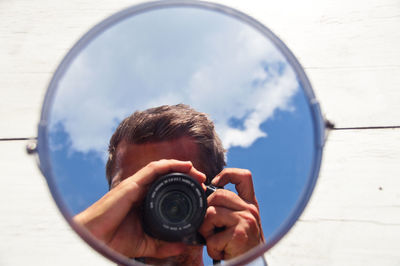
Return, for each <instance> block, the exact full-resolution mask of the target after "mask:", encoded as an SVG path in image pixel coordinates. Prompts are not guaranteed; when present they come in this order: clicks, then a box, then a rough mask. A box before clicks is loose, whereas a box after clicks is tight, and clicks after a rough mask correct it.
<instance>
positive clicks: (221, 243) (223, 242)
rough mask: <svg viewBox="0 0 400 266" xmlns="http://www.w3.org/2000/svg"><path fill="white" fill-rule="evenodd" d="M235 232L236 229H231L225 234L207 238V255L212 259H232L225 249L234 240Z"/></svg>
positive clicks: (224, 232) (221, 233)
mask: <svg viewBox="0 0 400 266" xmlns="http://www.w3.org/2000/svg"><path fill="white" fill-rule="evenodd" d="M233 232H234V227H230V228H228V229H226V230H225V231H223V232H220V233H218V234H215V235H211V236H209V237H208V238H206V243H207V253H208V255H209V256H210V257H211V258H212V259H214V260H225V259H229V258H230V256H229V255H228V254H226V252H225V249H226V247H227V245H229V242H230V241H231V240H232V236H233ZM227 255H228V256H227Z"/></svg>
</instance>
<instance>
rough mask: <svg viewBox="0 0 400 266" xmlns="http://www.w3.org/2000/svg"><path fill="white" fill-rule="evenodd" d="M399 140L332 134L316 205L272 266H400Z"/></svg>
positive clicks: (391, 133) (382, 134)
mask: <svg viewBox="0 0 400 266" xmlns="http://www.w3.org/2000/svg"><path fill="white" fill-rule="evenodd" d="M399 136H400V130H398V129H397V130H361V131H334V132H331V134H330V135H329V139H328V142H327V145H326V149H325V152H324V159H323V165H322V169H321V175H320V178H319V181H318V184H317V187H316V190H315V193H314V195H313V197H312V200H311V202H310V204H309V206H308V207H307V209H306V211H305V213H304V214H303V215H302V217H301V219H300V220H299V221H298V222H297V224H296V225H295V227H294V229H293V230H292V231H291V232H289V234H288V236H287V237H285V238H284V239H283V240H282V241H281V242H280V243H278V245H277V246H276V247H275V248H273V249H272V250H271V251H270V252H269V253H268V254H267V259H268V261H269V262H270V265H374V264H380V265H399V264H400V255H399V253H398V247H399V245H398V243H399V241H400V212H399V208H400V193H399V189H398V188H399V182H400V181H399V172H400V164H399V161H400V141H399V140H400V138H399Z"/></svg>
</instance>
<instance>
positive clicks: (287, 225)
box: [37, 0, 326, 265]
mask: <svg viewBox="0 0 400 266" xmlns="http://www.w3.org/2000/svg"><path fill="white" fill-rule="evenodd" d="M173 7H189V8H199V9H205V10H208V11H213V12H217V13H220V14H221V15H226V16H230V17H231V18H233V19H237V20H239V21H241V22H242V23H245V24H247V25H248V26H250V27H252V28H254V29H255V30H256V31H258V32H259V33H260V34H262V35H263V36H264V37H265V38H267V39H268V40H270V41H271V42H272V43H273V44H274V45H275V46H276V48H277V49H278V50H279V51H280V52H281V53H282V54H283V56H284V57H285V58H286V59H287V60H288V62H289V64H290V65H291V66H292V67H293V69H294V71H295V73H296V75H297V78H298V82H299V83H300V85H301V86H302V89H303V91H304V93H305V95H306V97H307V98H308V104H309V108H310V111H311V115H312V120H313V132H314V134H315V144H316V147H315V155H314V158H313V162H312V166H313V168H312V171H311V173H310V175H309V177H308V180H307V182H306V184H305V188H304V189H303V191H302V194H301V196H300V198H299V199H298V201H297V203H296V204H295V206H294V211H292V212H291V214H290V215H289V216H288V217H287V218H286V220H285V221H284V222H283V223H282V224H281V226H280V227H279V228H278V230H277V231H276V232H275V233H274V234H273V235H272V237H271V238H270V239H269V241H268V243H265V244H263V245H259V246H257V247H255V248H253V249H252V250H250V251H249V252H247V253H246V254H244V255H242V256H239V257H237V258H235V259H232V260H229V261H226V263H225V264H226V265H242V264H246V263H249V262H251V261H253V260H254V259H256V258H257V257H259V256H262V255H263V254H264V253H265V252H266V251H268V250H269V249H270V248H272V247H273V246H274V245H275V244H276V243H277V242H278V241H279V240H280V239H281V238H283V236H285V235H286V233H287V232H288V231H289V230H290V229H291V228H292V226H293V225H294V224H295V222H296V221H297V220H298V218H299V217H300V215H301V213H302V212H303V210H304V208H305V206H306V205H307V203H308V201H309V199H310V197H311V194H312V192H313V190H314V187H315V185H316V181H317V178H318V174H319V170H320V165H321V161H322V150H323V146H324V143H325V129H326V128H325V121H324V119H323V117H322V115H321V109H320V105H319V103H318V101H317V99H316V98H315V95H314V93H313V90H312V87H311V84H310V82H309V80H308V78H307V76H306V74H305V72H304V70H303V68H302V67H301V65H300V63H299V62H298V61H297V59H296V58H295V56H294V55H293V54H292V52H291V51H290V50H289V49H288V48H287V47H286V45H285V44H284V43H283V42H282V41H281V40H280V39H279V38H278V37H277V36H276V35H274V34H273V33H272V32H271V31H270V30H269V29H268V28H267V27H265V26H264V25H263V24H261V23H260V22H258V21H257V20H255V19H253V18H252V17H250V16H248V15H246V14H244V13H242V12H240V11H238V10H235V9H233V8H230V7H227V6H224V5H220V4H215V3H210V2H202V1H193V0H191V1H187V0H169V1H156V2H148V3H142V4H138V5H134V6H132V7H128V8H126V9H124V10H122V11H120V12H117V13H115V14H113V15H111V16H110V17H108V18H106V19H105V20H103V21H101V22H100V23H99V24H97V25H95V26H94V27H93V28H91V29H90V30H89V31H88V32H87V33H86V34H84V35H83V36H82V37H81V38H80V39H79V41H78V42H77V43H76V44H75V45H74V46H73V47H72V48H71V49H70V50H69V52H68V53H67V54H66V56H65V57H64V58H63V60H62V61H61V63H60V64H59V66H58V67H57V69H56V71H55V73H54V75H53V77H52V79H51V81H50V83H49V85H48V88H47V92H46V95H45V98H44V102H43V107H42V112H41V117H40V122H39V126H38V142H37V153H38V155H39V168H40V170H41V172H42V174H43V175H44V177H45V178H46V181H47V184H48V186H49V189H50V192H51V194H52V196H53V198H54V200H55V202H56V204H57V206H58V208H59V210H60V211H61V213H62V215H63V216H64V218H65V219H66V220H67V222H68V224H69V225H70V226H71V227H72V228H73V229H74V231H75V232H76V233H77V234H78V235H79V236H80V237H81V238H82V239H83V240H85V242H87V243H88V244H89V245H90V246H91V247H92V248H94V249H95V250H96V251H98V252H99V253H100V254H102V255H103V256H105V257H107V258H108V259H110V260H112V261H114V262H116V263H118V264H123V265H137V263H136V262H135V261H134V260H131V259H129V258H127V257H125V256H122V255H121V254H119V253H117V252H115V251H113V250H111V249H110V248H108V247H107V246H106V245H105V244H103V243H101V242H100V241H98V240H97V239H96V238H94V237H93V236H92V235H91V234H90V233H89V232H88V231H87V230H86V229H85V228H83V227H82V226H79V225H77V224H76V223H74V222H73V220H72V217H71V216H70V213H69V212H68V210H67V207H66V205H65V203H64V201H63V199H62V197H61V196H60V193H59V190H58V188H57V186H56V183H55V182H54V177H55V176H54V173H53V171H52V166H51V163H50V157H49V142H48V141H49V137H48V132H47V125H48V120H49V118H50V109H51V106H52V103H53V100H54V97H55V92H56V90H57V85H58V83H59V81H60V79H61V78H62V76H63V75H64V73H65V71H66V70H67V69H68V67H69V66H70V63H71V62H72V61H73V60H74V59H75V57H76V56H77V55H78V54H79V53H80V52H81V51H82V50H83V49H84V48H85V47H86V46H87V45H88V44H89V43H90V42H91V41H92V40H93V39H94V38H96V37H97V36H98V35H100V34H101V33H103V32H104V31H105V30H106V29H108V28H110V27H113V26H114V25H115V24H117V23H119V22H120V21H122V20H124V19H126V18H128V17H131V16H136V15H139V14H141V13H143V12H147V11H154V10H156V9H166V8H173Z"/></svg>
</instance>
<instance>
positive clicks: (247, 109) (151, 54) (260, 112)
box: [51, 10, 298, 157]
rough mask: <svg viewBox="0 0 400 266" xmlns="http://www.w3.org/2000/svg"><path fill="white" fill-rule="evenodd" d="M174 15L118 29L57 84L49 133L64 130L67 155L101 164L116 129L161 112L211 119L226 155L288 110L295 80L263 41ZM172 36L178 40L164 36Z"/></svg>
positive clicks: (234, 27)
mask: <svg viewBox="0 0 400 266" xmlns="http://www.w3.org/2000/svg"><path fill="white" fill-rule="evenodd" d="M170 12H171V10H170ZM179 14H182V13H179V12H176V14H172V13H165V16H166V18H164V19H160V16H158V15H159V14H157V16H150V15H149V16H148V20H146V18H145V17H141V23H143V24H140V23H139V22H138V21H135V20H134V19H133V20H132V21H130V22H129V21H128V22H126V23H125V24H124V23H122V24H120V25H118V26H117V28H118V29H116V30H111V31H108V32H106V33H105V34H103V35H102V36H100V37H99V38H97V39H96V40H95V41H94V42H93V43H92V44H91V45H89V46H88V47H87V48H85V50H84V51H83V52H82V53H81V54H80V55H79V56H78V57H77V58H76V60H75V61H74V62H73V64H72V65H71V66H70V68H69V69H68V70H67V72H66V73H65V75H64V77H63V78H62V79H61V81H60V83H59V87H58V91H57V95H56V99H55V102H54V107H53V109H52V119H51V123H52V125H53V129H54V126H55V125H56V124H57V123H62V124H63V126H64V129H65V130H66V132H67V133H68V134H69V136H70V139H71V149H72V150H74V151H79V152H88V151H96V152H98V153H99V154H101V156H102V157H104V154H105V152H106V149H107V145H108V140H109V138H110V136H111V134H112V131H113V129H114V128H115V126H116V123H117V121H121V120H122V119H123V118H124V117H125V116H127V115H129V114H130V113H132V112H133V111H135V110H141V109H145V108H148V107H152V106H158V105H162V104H176V103H181V102H182V103H186V104H189V105H191V106H193V107H194V108H195V109H197V110H199V111H202V112H206V113H208V114H209V115H210V117H211V118H212V119H213V120H214V121H215V125H216V129H217V132H218V133H219V135H220V137H221V139H222V140H223V143H224V145H225V148H227V149H228V148H230V147H234V146H241V147H249V146H251V145H252V144H253V143H254V141H256V140H257V139H258V138H261V137H266V136H267V132H264V131H262V130H261V129H260V126H261V124H262V123H264V122H265V121H267V120H268V119H270V118H271V117H273V115H274V112H275V111H276V110H278V109H279V110H286V111H291V110H293V106H291V104H290V99H291V97H292V96H293V95H294V94H295V93H296V91H297V90H298V82H297V79H296V76H295V73H294V72H293V70H292V68H291V67H290V65H288V63H287V62H286V60H285V59H284V57H283V56H282V55H281V53H280V52H279V51H278V50H277V49H276V48H275V47H274V46H273V44H272V43H271V42H270V41H268V40H267V39H266V38H265V37H264V36H263V35H261V34H260V33H259V32H256V31H255V30H254V29H252V28H250V27H249V26H247V25H245V24H243V23H241V22H238V21H236V20H235V21H233V20H232V18H230V17H226V16H221V15H220V14H218V13H214V12H212V13H209V12H207V11H204V10H199V11H195V12H193V14H191V15H190V16H189V18H188V17H187V14H186V13H185V14H186V15H185V16H186V19H191V21H190V23H187V25H182V23H180V21H179V18H180V16H179ZM143 15H144V14H142V15H141V16H143ZM155 17H157V19H158V20H159V21H158V22H157V21H155V20H154V19H155ZM161 17H162V16H161ZM165 19H167V20H165ZM197 20H198V21H197ZM166 21H167V22H168V23H166ZM205 21H206V23H204V22H205ZM157 23H159V24H157ZM169 23H171V24H173V25H174V27H171V25H170V24H169ZM196 23H197V24H196ZM164 24H165V25H164ZM199 25H202V26H204V27H200V26H199ZM163 26H164V27H165V28H162V27H163ZM179 27H182V28H179ZM185 27H188V28H185ZM190 27H192V28H193V27H195V28H196V31H193V30H190V29H192V28H190ZM171 28H174V29H175V28H176V32H171V33H170V34H166V33H165V31H166V30H169V29H171ZM153 30H154V32H153ZM160 31H162V32H164V33H163V34H162V35H160V34H158V32H160ZM182 32H183V33H184V34H185V35H184V38H182V37H183V36H182ZM174 34H176V36H174ZM167 35H168V38H167V39H166V38H165V36H167ZM168 40H169V42H168ZM177 41H178V42H179V41H180V42H181V43H177ZM232 119H236V120H237V121H240V122H241V126H240V127H233V126H232V123H231V120H232Z"/></svg>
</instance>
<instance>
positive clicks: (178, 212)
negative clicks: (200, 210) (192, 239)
mask: <svg viewBox="0 0 400 266" xmlns="http://www.w3.org/2000/svg"><path fill="white" fill-rule="evenodd" d="M159 207H160V214H161V216H162V217H163V218H164V219H165V220H166V221H168V222H169V223H182V222H185V221H187V220H188V218H189V217H190V216H191V213H192V210H193V208H192V204H191V200H190V199H189V197H188V196H187V195H186V194H185V193H183V192H182V191H170V192H168V193H167V194H165V195H164V196H163V197H162V198H161V200H160V205H159Z"/></svg>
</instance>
